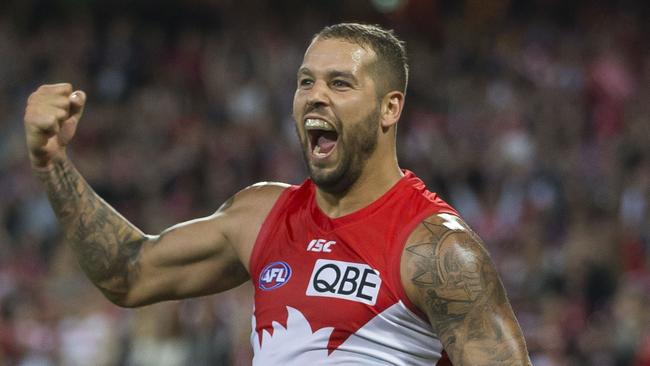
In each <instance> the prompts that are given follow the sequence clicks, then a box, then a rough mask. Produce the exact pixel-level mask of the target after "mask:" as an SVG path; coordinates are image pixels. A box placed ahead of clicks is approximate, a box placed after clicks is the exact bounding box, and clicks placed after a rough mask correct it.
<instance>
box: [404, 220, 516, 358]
mask: <svg viewBox="0 0 650 366" xmlns="http://www.w3.org/2000/svg"><path fill="white" fill-rule="evenodd" d="M421 225H422V226H423V229H425V230H426V231H424V232H425V233H426V235H425V237H426V239H423V240H422V241H421V242H417V243H411V244H409V245H408V246H407V247H406V255H407V256H408V262H407V263H408V266H409V268H410V273H411V274H412V276H411V282H412V283H413V284H414V285H415V286H417V288H419V291H420V292H421V294H422V295H423V296H422V298H423V299H424V304H422V305H423V306H425V307H426V310H427V313H428V315H429V317H430V319H431V323H432V326H433V328H434V330H435V331H436V332H437V334H438V336H439V337H440V340H441V341H442V343H443V344H444V345H445V348H446V350H447V352H448V353H449V354H450V356H452V360H453V361H454V365H456V366H462V365H470V364H471V365H477V364H480V365H495V364H498V365H521V364H526V363H527V362H528V361H527V353H526V351H525V349H526V347H525V343H524V340H523V337H521V335H520V333H517V336H515V337H514V339H513V337H512V335H511V334H504V329H507V330H511V329H513V327H516V328H517V330H518V325H517V324H516V320H515V319H514V317H512V316H509V315H508V314H511V313H512V310H511V309H510V305H509V303H508V301H507V298H506V295H505V291H504V290H503V285H502V284H501V282H500V280H499V278H498V275H497V273H496V271H495V269H494V267H493V265H492V264H491V262H490V259H489V256H488V254H487V252H486V251H485V249H484V248H483V247H482V245H481V244H480V239H479V238H478V236H477V235H476V234H474V233H473V232H472V231H471V229H469V228H468V227H465V229H466V230H462V231H461V230H452V229H449V228H448V227H446V226H444V225H442V224H440V223H434V222H427V221H425V222H423V223H422V224H421ZM421 229H422V228H421ZM504 322H506V324H504ZM507 322H511V323H514V324H508V323H507ZM513 342H515V343H514V347H513ZM522 350H523V351H522Z"/></svg>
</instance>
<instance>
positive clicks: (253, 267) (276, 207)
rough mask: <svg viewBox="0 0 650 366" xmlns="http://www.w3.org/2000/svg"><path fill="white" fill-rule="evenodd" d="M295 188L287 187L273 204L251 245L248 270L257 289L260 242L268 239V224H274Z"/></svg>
mask: <svg viewBox="0 0 650 366" xmlns="http://www.w3.org/2000/svg"><path fill="white" fill-rule="evenodd" d="M297 188H298V187H296V186H289V187H287V188H286V189H285V190H284V191H282V193H281V194H280V196H279V197H278V199H277V200H276V201H275V203H274V204H273V208H271V211H269V214H268V215H266V218H265V219H264V222H263V223H262V227H261V228H260V232H259V233H258V234H257V238H256V239H255V244H253V250H252V251H251V256H250V259H249V260H248V268H250V276H251V281H252V282H253V285H255V286H256V287H257V273H258V270H259V268H258V267H257V266H258V264H259V262H260V261H259V255H260V252H261V251H262V247H263V246H264V245H263V243H262V241H263V239H264V238H266V237H268V235H269V232H270V231H271V229H272V225H271V224H270V223H271V222H274V221H275V218H276V217H277V216H278V215H279V214H280V212H281V208H282V207H284V204H285V202H286V201H287V199H288V197H289V193H290V192H292V191H295V190H296V189H297Z"/></svg>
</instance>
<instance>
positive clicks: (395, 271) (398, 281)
mask: <svg viewBox="0 0 650 366" xmlns="http://www.w3.org/2000/svg"><path fill="white" fill-rule="evenodd" d="M441 213H447V214H450V215H454V216H458V213H457V212H456V211H454V210H453V209H452V210H447V209H445V208H441V207H436V208H435V209H434V210H425V211H423V212H422V213H420V214H419V215H417V216H415V218H413V219H412V220H411V221H410V222H409V223H408V224H407V225H406V226H404V227H403V228H402V230H401V231H400V232H399V234H398V235H397V241H396V242H397V244H398V245H395V246H394V247H393V249H392V250H391V253H390V274H389V276H391V280H392V282H393V283H394V286H395V289H396V291H397V296H398V297H399V299H400V300H402V302H403V303H404V305H405V306H406V307H407V308H408V309H409V310H410V311H411V312H413V313H414V314H415V315H417V316H418V317H419V318H420V319H421V320H423V321H425V322H427V323H429V318H428V317H427V315H426V314H425V313H424V312H423V311H422V310H420V309H419V308H418V307H417V306H415V304H413V302H411V299H409V297H408V296H407V295H406V290H405V289H404V284H403V283H402V274H401V262H402V255H403V253H404V247H405V246H406V241H407V240H408V237H409V236H410V235H411V233H412V232H413V230H414V229H415V227H416V226H417V225H418V224H419V223H421V222H422V220H424V219H426V218H427V217H429V216H432V215H436V214H441Z"/></svg>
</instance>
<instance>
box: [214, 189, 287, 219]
mask: <svg viewBox="0 0 650 366" xmlns="http://www.w3.org/2000/svg"><path fill="white" fill-rule="evenodd" d="M289 187H291V185H289V184H286V183H279V182H259V183H255V184H253V185H250V186H248V187H246V188H244V189H242V190H241V191H239V192H237V193H235V194H234V195H233V196H232V197H230V198H229V199H228V200H227V201H226V202H224V203H223V204H222V205H221V207H219V209H218V210H217V212H216V213H215V215H234V214H237V213H244V214H247V215H256V214H262V215H264V216H266V214H268V211H270V210H271V208H272V207H273V205H274V204H275V202H276V201H277V200H278V198H279V197H280V195H282V193H283V192H284V191H285V190H286V189H287V188H289Z"/></svg>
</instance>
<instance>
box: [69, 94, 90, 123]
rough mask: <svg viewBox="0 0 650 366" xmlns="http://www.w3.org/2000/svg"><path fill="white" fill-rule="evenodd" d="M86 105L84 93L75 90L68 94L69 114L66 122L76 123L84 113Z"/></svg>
mask: <svg viewBox="0 0 650 366" xmlns="http://www.w3.org/2000/svg"><path fill="white" fill-rule="evenodd" d="M85 105H86V93H84V92H83V91H82V90H76V91H74V92H73V93H72V94H70V114H69V116H70V117H69V118H68V120H67V121H66V122H72V123H75V124H76V123H78V122H79V120H80V119H81V116H82V115H83V113H84V106H85Z"/></svg>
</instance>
